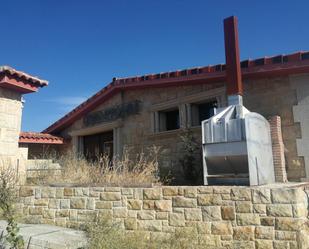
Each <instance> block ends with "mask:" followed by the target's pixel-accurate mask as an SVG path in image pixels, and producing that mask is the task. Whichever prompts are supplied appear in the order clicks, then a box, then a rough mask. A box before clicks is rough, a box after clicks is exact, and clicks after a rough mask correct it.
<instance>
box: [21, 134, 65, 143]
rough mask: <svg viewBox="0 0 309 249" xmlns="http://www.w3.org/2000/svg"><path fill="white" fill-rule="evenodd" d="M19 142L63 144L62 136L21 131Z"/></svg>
mask: <svg viewBox="0 0 309 249" xmlns="http://www.w3.org/2000/svg"><path fill="white" fill-rule="evenodd" d="M19 143H27V144H29V143H37V144H63V138H61V137H57V136H53V135H50V134H46V133H39V132H21V133H20V134H19Z"/></svg>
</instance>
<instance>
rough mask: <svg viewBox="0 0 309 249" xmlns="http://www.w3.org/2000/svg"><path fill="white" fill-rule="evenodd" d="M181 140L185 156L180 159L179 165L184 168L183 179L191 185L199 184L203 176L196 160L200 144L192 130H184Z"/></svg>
mask: <svg viewBox="0 0 309 249" xmlns="http://www.w3.org/2000/svg"><path fill="white" fill-rule="evenodd" d="M180 139H181V141H182V151H183V154H182V156H181V158H180V159H179V163H180V165H181V167H182V171H183V178H184V179H186V180H187V182H188V183H189V184H197V183H198V181H199V180H200V179H199V178H200V176H201V175H202V172H201V169H198V167H197V160H196V153H197V152H198V151H199V150H198V148H199V147H198V143H197V142H196V140H195V138H194V136H193V133H192V131H191V130H190V129H186V130H184V131H183V132H182V133H181V135H180Z"/></svg>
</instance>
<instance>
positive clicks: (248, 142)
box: [202, 16, 275, 185]
mask: <svg viewBox="0 0 309 249" xmlns="http://www.w3.org/2000/svg"><path fill="white" fill-rule="evenodd" d="M224 36H225V55H226V81H227V94H228V104H229V106H228V107H225V108H221V109H218V110H217V111H216V112H215V115H214V116H213V117H211V118H210V119H207V120H204V121H203V122H202V142H203V168H204V184H205V185H208V184H229V185H230V184H233V185H262V184H267V183H273V182H274V181H275V176H274V166H273V156H272V143H271V136H270V128H269V124H268V122H267V120H266V119H265V118H264V117H263V116H261V115H260V114H258V113H254V112H250V111H248V110H247V109H246V108H245V107H244V106H243V103H242V94H243V86H242V80H241V68H240V60H239V46H238V29H237V19H236V17H233V16H232V17H229V18H227V19H225V20H224Z"/></svg>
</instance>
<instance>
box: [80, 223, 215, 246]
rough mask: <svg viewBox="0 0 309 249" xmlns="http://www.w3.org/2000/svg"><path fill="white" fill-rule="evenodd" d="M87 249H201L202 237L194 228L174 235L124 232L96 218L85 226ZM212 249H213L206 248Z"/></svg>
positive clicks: (183, 229)
mask: <svg viewBox="0 0 309 249" xmlns="http://www.w3.org/2000/svg"><path fill="white" fill-rule="evenodd" d="M86 234H87V236H88V241H89V243H88V249H119V248H121V249H202V248H205V245H203V243H204V241H203V235H201V234H198V231H197V229H196V228H182V229H179V230H177V231H176V232H174V233H169V234H168V233H149V232H148V233H147V232H142V231H138V230H135V231H124V230H123V229H121V228H120V227H119V225H117V224H111V221H109V220H107V219H104V217H103V218H102V217H101V218H98V219H97V220H96V221H95V222H94V223H89V224H88V225H87V226H86ZM207 248H209V249H210V248H213V247H207Z"/></svg>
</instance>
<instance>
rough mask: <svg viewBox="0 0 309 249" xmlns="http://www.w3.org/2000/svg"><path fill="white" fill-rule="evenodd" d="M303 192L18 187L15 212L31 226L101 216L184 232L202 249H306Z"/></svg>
mask: <svg viewBox="0 0 309 249" xmlns="http://www.w3.org/2000/svg"><path fill="white" fill-rule="evenodd" d="M306 193H307V195H308V194H309V190H308V189H306V187H304V186H296V185H294V186H292V185H291V186H288V185H279V186H264V187H259V188H249V187H219V186H217V187H207V186H196V187H177V186H173V187H155V188H118V187H104V188H103V187H86V188H77V187H75V188H74V187H72V188H70V187H39V186H23V187H21V188H20V191H19V194H20V199H21V204H20V208H21V210H22V212H23V214H24V216H25V217H26V219H27V220H28V221H29V222H31V223H47V224H55V225H60V226H65V227H73V228H78V227H80V226H81V225H82V224H84V223H85V222H87V221H89V220H91V219H93V218H95V217H97V216H98V215H103V216H105V217H106V218H110V219H112V220H113V221H114V222H117V223H118V224H119V225H120V228H122V229H125V230H129V231H131V230H141V231H146V232H149V233H155V232H159V233H169V232H174V231H177V230H179V229H184V228H185V227H186V228H187V227H193V228H196V229H197V231H198V232H199V233H201V234H202V235H203V236H205V242H204V243H205V247H206V246H214V247H215V248H256V249H259V248H270V249H273V248H274V249H278V248H290V249H292V248H308V246H309V244H308V242H309V241H308V240H309V234H308V230H307V229H308V228H309V227H308V219H307V215H308V196H307V195H306Z"/></svg>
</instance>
